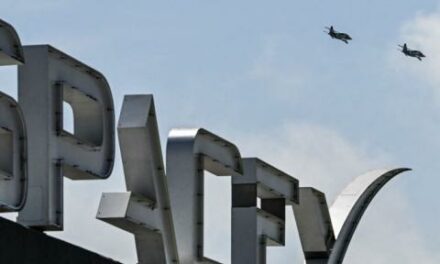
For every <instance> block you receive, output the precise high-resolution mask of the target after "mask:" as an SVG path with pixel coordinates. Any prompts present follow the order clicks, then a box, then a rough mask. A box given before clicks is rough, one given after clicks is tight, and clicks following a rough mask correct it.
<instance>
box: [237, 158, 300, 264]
mask: <svg viewBox="0 0 440 264" xmlns="http://www.w3.org/2000/svg"><path fill="white" fill-rule="evenodd" d="M243 168H244V172H243V176H242V177H232V263H233V264H241V263H254V264H265V263H266V246H284V243H285V207H286V205H292V204H297V203H298V180H297V179H295V178H293V177H291V176H290V175H288V174H286V173H284V172H282V171H280V170H278V169H276V168H274V167H272V166H271V165H269V164H267V163H265V162H264V161H262V160H259V159H257V158H244V159H243ZM257 198H260V199H261V208H258V204H257Z"/></svg>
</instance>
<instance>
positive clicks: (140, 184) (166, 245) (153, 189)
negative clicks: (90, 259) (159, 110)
mask: <svg viewBox="0 0 440 264" xmlns="http://www.w3.org/2000/svg"><path fill="white" fill-rule="evenodd" d="M118 136H119V143H120V148H121V156H122V161H123V165H124V174H125V182H126V186H127V190H128V192H125V193H104V194H103V195H102V198H101V203H100V205H99V210H98V215H97V218H98V219H100V220H102V221H105V222H107V223H109V224H112V225H114V226H116V227H119V228H121V229H124V230H126V231H128V232H130V233H133V234H134V236H135V241H136V249H137V255H138V260H139V263H141V264H147V263H150V264H160V263H177V262H178V258H177V251H176V242H175V236H174V226H173V222H172V221H173V219H172V215H171V210H170V201H169V194H168V187H167V181H166V177H165V171H164V165H163V160H162V150H161V148H160V140H159V130H158V126H157V119H156V113H155V109H154V101H153V96H151V95H127V96H125V98H124V103H123V105H122V110H121V116H120V117H119V124H118ZM167 260H168V261H167Z"/></svg>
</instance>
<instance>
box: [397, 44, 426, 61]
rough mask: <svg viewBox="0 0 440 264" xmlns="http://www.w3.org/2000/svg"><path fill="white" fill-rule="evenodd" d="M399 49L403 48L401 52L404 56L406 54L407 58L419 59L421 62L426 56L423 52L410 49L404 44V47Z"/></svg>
mask: <svg viewBox="0 0 440 264" xmlns="http://www.w3.org/2000/svg"><path fill="white" fill-rule="evenodd" d="M399 47H401V48H402V50H401V51H402V53H403V54H405V56H410V57H414V58H417V59H418V60H419V61H421V60H422V58H424V57H425V55H424V54H423V53H422V52H421V51H419V50H411V49H408V47H407V46H406V43H404V44H403V46H402V45H399Z"/></svg>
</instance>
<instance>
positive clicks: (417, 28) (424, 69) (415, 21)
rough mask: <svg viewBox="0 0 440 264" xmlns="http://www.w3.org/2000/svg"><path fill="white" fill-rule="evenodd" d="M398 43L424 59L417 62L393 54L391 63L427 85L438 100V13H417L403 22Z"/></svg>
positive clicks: (439, 38)
mask: <svg viewBox="0 0 440 264" xmlns="http://www.w3.org/2000/svg"><path fill="white" fill-rule="evenodd" d="M399 42H400V44H403V43H407V44H408V47H409V48H411V49H417V50H420V51H422V52H423V53H424V54H425V55H426V58H425V59H424V60H423V61H422V62H419V61H417V60H416V59H415V58H414V59H413V58H409V57H408V58H406V57H405V56H403V55H401V54H398V53H397V52H395V54H394V56H393V58H392V61H391V63H392V64H393V65H395V66H394V67H397V68H398V69H403V70H405V71H407V72H409V73H410V74H412V75H414V76H415V77H416V78H418V79H419V80H420V81H423V82H426V83H427V84H429V85H430V86H431V87H432V88H433V89H434V93H435V94H436V96H437V98H438V99H440V89H439V87H440V74H439V73H438V69H439V67H440V11H439V10H436V11H434V12H430V13H418V14H417V15H415V16H414V17H413V18H412V19H410V20H409V21H407V22H405V23H404V24H403V25H402V27H401V29H400V37H399Z"/></svg>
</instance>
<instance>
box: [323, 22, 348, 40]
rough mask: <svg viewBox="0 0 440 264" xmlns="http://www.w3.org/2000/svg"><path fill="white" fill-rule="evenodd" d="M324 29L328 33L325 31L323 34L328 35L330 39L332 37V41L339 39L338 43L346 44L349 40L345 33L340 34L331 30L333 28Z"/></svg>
mask: <svg viewBox="0 0 440 264" xmlns="http://www.w3.org/2000/svg"><path fill="white" fill-rule="evenodd" d="M325 28H326V29H328V32H327V31H324V32H325V33H327V34H329V35H330V37H332V38H333V39H339V40H340V41H343V42H345V44H348V41H349V40H351V37H350V35H348V34H347V33H342V32H338V31H336V30H335V29H334V28H333V26H330V27H325Z"/></svg>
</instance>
